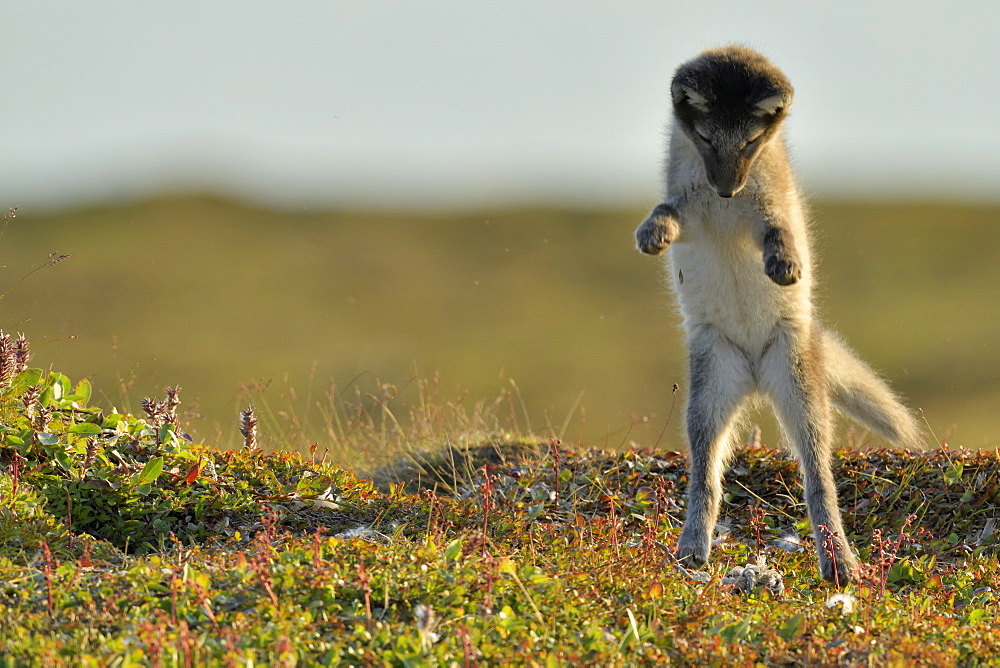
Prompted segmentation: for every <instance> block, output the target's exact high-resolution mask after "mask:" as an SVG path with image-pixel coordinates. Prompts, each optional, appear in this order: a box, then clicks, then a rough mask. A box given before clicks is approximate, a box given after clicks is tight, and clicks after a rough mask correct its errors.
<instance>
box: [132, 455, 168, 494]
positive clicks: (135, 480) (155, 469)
mask: <svg viewBox="0 0 1000 668" xmlns="http://www.w3.org/2000/svg"><path fill="white" fill-rule="evenodd" d="M162 471H163V457H155V458H154V459H150V460H149V461H148V462H146V465H145V466H143V467H142V470H141V471H139V472H138V473H136V474H135V475H133V476H132V484H133V485H135V486H136V487H138V486H141V485H150V484H152V483H153V481H154V480H156V479H157V478H159V477H160V473H161V472H162Z"/></svg>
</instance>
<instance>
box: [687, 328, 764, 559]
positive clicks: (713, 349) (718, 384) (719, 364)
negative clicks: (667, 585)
mask: <svg viewBox="0 0 1000 668" xmlns="http://www.w3.org/2000/svg"><path fill="white" fill-rule="evenodd" d="M688 343H689V346H690V351H691V352H690V374H691V379H690V384H691V388H690V391H689V393H688V405H687V432H688V444H689V446H690V454H689V457H690V465H689V476H688V491H687V515H686V517H685V519H684V528H683V530H682V531H681V536H680V538H679V539H678V542H677V558H678V560H679V561H680V562H681V563H682V564H684V565H686V566H701V565H703V564H705V563H707V561H708V555H709V552H710V551H711V548H712V534H713V533H714V531H715V523H716V521H717V520H718V517H719V504H720V503H721V501H722V474H723V472H724V471H725V466H726V462H727V460H728V458H729V455H730V453H731V452H732V445H733V444H732V438H733V431H734V427H735V425H736V423H737V422H738V419H739V416H740V414H741V412H742V406H743V403H744V400H745V399H746V396H747V394H749V392H750V390H751V389H752V386H753V376H752V373H751V369H750V363H749V362H748V360H747V358H746V356H745V355H744V354H743V352H742V351H740V350H739V349H738V348H737V347H736V346H735V345H733V344H732V343H731V342H730V341H729V340H728V339H726V338H725V337H724V336H722V335H721V334H719V332H718V331H716V330H715V328H713V327H711V326H708V325H704V326H701V327H699V328H697V329H696V330H695V331H694V332H692V334H691V335H690V337H689V341H688Z"/></svg>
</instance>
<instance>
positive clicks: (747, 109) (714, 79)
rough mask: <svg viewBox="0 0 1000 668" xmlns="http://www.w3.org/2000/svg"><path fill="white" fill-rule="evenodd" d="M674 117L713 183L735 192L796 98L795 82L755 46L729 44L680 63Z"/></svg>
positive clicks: (721, 189) (724, 192)
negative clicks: (755, 48)
mask: <svg viewBox="0 0 1000 668" xmlns="http://www.w3.org/2000/svg"><path fill="white" fill-rule="evenodd" d="M670 92H671V96H672V98H673V106H674V116H675V118H676V119H677V122H678V124H679V125H680V127H681V128H682V129H683V131H684V134H685V135H687V137H688V138H689V139H690V140H691V141H692V142H693V143H694V145H695V147H696V148H697V149H698V153H699V154H700V155H701V158H702V160H703V161H704V163H705V175H706V177H707V178H708V183H709V185H711V186H712V188H713V189H714V190H715V192H716V193H718V195H719V196H720V197H732V196H733V195H735V194H736V193H738V192H739V191H740V190H742V189H743V187H744V186H745V185H746V184H747V178H748V177H749V176H750V172H751V170H752V168H753V165H754V162H756V160H757V158H758V157H759V156H760V154H761V151H762V150H763V149H764V147H765V146H766V145H767V144H768V142H770V141H771V140H772V139H773V138H774V136H775V135H776V133H777V131H778V128H779V126H780V125H781V122H782V121H783V120H784V118H785V116H786V115H787V113H788V107H789V105H791V103H792V93H793V89H792V85H791V84H790V83H789V82H788V79H787V78H786V77H785V75H784V74H783V73H782V72H781V70H779V69H778V68H777V67H775V66H774V65H772V64H771V62H770V61H769V60H767V58H765V57H764V56H762V55H760V54H759V53H757V52H756V51H753V50H751V49H748V48H745V47H741V46H728V47H724V48H721V49H712V50H709V51H705V52H704V53H702V54H701V55H699V56H698V57H696V58H694V59H693V60H690V61H688V62H686V63H684V64H683V65H681V66H680V67H679V68H678V69H677V72H676V73H675V74H674V78H673V82H672V83H671V86H670Z"/></svg>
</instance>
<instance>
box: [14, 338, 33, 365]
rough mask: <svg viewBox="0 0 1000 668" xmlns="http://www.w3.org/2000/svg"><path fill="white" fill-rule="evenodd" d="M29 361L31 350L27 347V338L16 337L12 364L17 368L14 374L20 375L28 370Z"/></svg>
mask: <svg viewBox="0 0 1000 668" xmlns="http://www.w3.org/2000/svg"><path fill="white" fill-rule="evenodd" d="M30 361H31V350H30V346H29V345H28V337H27V336H25V335H24V334H20V333H19V334H18V335H17V341H15V342H14V362H15V364H16V366H17V371H16V373H21V372H22V371H24V370H25V369H27V368H28V362H30Z"/></svg>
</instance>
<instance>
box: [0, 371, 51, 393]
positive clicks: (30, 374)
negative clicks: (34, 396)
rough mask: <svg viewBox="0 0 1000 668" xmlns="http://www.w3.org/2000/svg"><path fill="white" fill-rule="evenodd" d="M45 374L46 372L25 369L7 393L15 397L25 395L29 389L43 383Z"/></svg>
mask: <svg viewBox="0 0 1000 668" xmlns="http://www.w3.org/2000/svg"><path fill="white" fill-rule="evenodd" d="M43 373H45V372H44V371H42V370H41V369H25V370H24V371H22V372H21V373H19V374H17V376H16V377H15V378H14V380H13V382H11V385H10V387H9V388H8V390H7V393H8V394H12V395H14V396H18V395H21V394H24V392H25V390H27V389H28V387H30V386H32V385H38V384H40V383H41V381H42V374H43Z"/></svg>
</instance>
